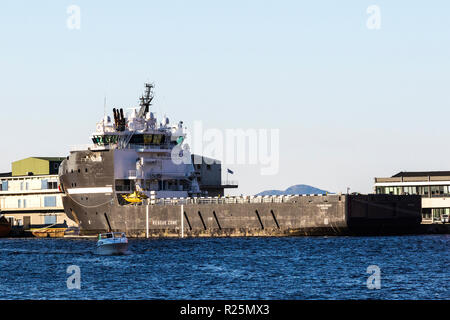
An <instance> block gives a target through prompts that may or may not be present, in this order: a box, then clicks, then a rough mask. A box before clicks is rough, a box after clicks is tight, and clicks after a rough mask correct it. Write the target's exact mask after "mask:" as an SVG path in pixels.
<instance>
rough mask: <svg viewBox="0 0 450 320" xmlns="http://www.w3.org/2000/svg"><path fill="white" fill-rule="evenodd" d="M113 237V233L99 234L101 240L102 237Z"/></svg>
mask: <svg viewBox="0 0 450 320" xmlns="http://www.w3.org/2000/svg"><path fill="white" fill-rule="evenodd" d="M112 237H113V235H112V233H102V234H99V235H98V238H99V240H100V239H107V238H112Z"/></svg>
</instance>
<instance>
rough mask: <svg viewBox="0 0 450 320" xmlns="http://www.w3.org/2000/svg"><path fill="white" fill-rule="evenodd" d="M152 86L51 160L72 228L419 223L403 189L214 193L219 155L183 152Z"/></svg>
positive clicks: (364, 230)
mask: <svg viewBox="0 0 450 320" xmlns="http://www.w3.org/2000/svg"><path fill="white" fill-rule="evenodd" d="M152 100H153V85H152V84H145V93H144V95H142V97H141V98H140V106H139V108H135V109H132V111H131V113H130V114H129V115H127V117H125V114H124V111H123V109H119V108H118V109H113V115H114V117H113V119H111V118H110V117H109V116H106V115H105V116H104V118H103V119H102V120H101V121H100V122H99V123H97V127H96V131H95V132H94V134H93V135H92V142H93V143H92V144H91V145H88V146H81V147H75V148H73V149H72V151H71V152H70V154H69V156H68V157H67V159H66V160H64V161H63V162H62V163H61V166H60V168H59V181H60V185H59V187H60V190H61V191H62V192H63V195H62V199H63V205H64V210H65V212H66V214H67V215H68V217H69V218H71V219H72V220H74V221H75V222H77V223H78V224H79V227H80V234H83V235H92V234H99V233H105V232H124V233H125V234H126V236H128V237H179V236H191V237H194V236H198V237H202V236H206V237H207V236H286V235H346V234H384V233H408V232H410V231H411V230H414V229H415V227H417V226H418V225H419V224H420V222H421V198H420V196H413V195H381V194H369V195H360V194H351V195H349V194H327V195H286V196H264V197H256V196H247V197H246V196H240V197H228V196H224V189H225V188H228V187H237V185H235V184H230V183H228V184H227V183H223V181H222V180H221V170H222V167H221V163H220V162H219V161H216V160H214V159H211V158H206V157H203V156H201V155H194V154H191V152H190V149H189V146H188V145H187V144H186V143H185V141H184V140H185V138H186V132H185V128H184V126H183V122H182V121H180V122H178V123H177V124H176V125H172V124H171V123H170V121H169V119H168V118H167V117H164V118H163V119H162V121H161V122H159V123H158V121H157V118H156V116H155V114H154V113H153V112H152V111H151V110H150V106H151V102H152Z"/></svg>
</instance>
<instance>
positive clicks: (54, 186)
mask: <svg viewBox="0 0 450 320" xmlns="http://www.w3.org/2000/svg"><path fill="white" fill-rule="evenodd" d="M57 188H58V183H57V182H56V181H50V182H48V183H47V189H57Z"/></svg>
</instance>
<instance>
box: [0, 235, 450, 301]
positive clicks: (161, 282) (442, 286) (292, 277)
mask: <svg viewBox="0 0 450 320" xmlns="http://www.w3.org/2000/svg"><path fill="white" fill-rule="evenodd" d="M449 240H450V237H449V236H448V235H427V236H402V237H306V238H302V237H300V238H236V239H233V238H225V239H170V240H165V239H164V240H130V250H131V252H130V254H128V255H125V256H98V255H96V254H94V252H93V249H94V247H95V244H96V242H95V240H79V239H77V240H68V239H0V299H449V298H450V286H449V280H450V279H449V278H450V277H449V275H450V269H449ZM70 265H77V266H79V267H80V272H81V282H80V283H81V289H80V290H77V289H73V290H69V289H68V288H67V284H66V281H67V278H68V277H69V276H70V274H68V273H67V267H69V266H70ZM369 265H377V266H378V267H379V268H380V270H381V275H380V276H381V288H380V289H379V290H377V289H373V290H369V289H368V288H367V278H368V277H369V276H370V274H369V273H367V267H368V266H369Z"/></svg>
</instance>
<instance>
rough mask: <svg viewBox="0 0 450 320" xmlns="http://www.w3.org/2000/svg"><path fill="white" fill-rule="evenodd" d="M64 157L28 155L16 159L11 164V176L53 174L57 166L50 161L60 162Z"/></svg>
mask: <svg viewBox="0 0 450 320" xmlns="http://www.w3.org/2000/svg"><path fill="white" fill-rule="evenodd" d="M64 159H65V158H61V157H29V158H26V159H22V160H17V161H14V162H13V163H12V165H11V167H12V176H13V177H17V176H26V175H29V174H32V175H35V176H37V175H48V174H55V173H57V172H58V170H57V169H58V166H52V165H51V162H61V161H62V160H64Z"/></svg>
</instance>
